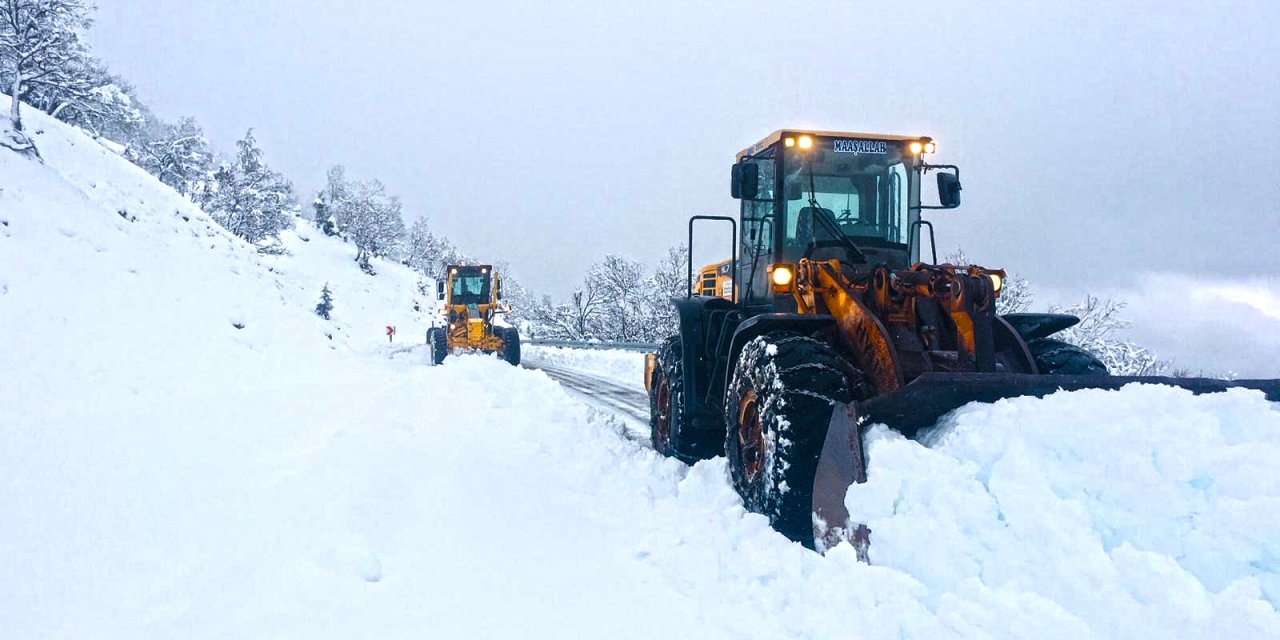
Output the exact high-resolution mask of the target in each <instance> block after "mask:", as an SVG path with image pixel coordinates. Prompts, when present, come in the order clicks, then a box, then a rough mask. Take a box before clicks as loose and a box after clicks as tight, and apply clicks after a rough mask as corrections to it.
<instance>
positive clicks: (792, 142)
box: [782, 138, 796, 147]
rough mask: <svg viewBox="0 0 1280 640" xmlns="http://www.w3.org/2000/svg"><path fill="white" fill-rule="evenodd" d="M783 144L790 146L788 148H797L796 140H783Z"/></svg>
mask: <svg viewBox="0 0 1280 640" xmlns="http://www.w3.org/2000/svg"><path fill="white" fill-rule="evenodd" d="M782 144H785V145H786V146H788V147H794V146H796V139H795V138H787V139H785V140H783V141H782Z"/></svg>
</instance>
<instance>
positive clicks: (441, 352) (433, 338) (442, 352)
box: [427, 327, 449, 365]
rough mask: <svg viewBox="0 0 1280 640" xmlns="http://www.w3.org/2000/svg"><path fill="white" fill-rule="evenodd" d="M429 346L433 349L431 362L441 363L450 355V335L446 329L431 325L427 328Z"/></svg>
mask: <svg viewBox="0 0 1280 640" xmlns="http://www.w3.org/2000/svg"><path fill="white" fill-rule="evenodd" d="M427 347H428V348H429V349H430V350H431V364H433V365H435V364H441V363H443V362H444V357H445V356H447V355H449V336H448V335H445V332H444V329H441V328H440V327H431V328H430V329H427Z"/></svg>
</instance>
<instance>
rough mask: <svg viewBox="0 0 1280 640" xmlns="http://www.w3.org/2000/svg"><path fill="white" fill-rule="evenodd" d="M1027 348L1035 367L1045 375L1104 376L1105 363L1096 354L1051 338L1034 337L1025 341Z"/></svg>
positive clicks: (1105, 370) (1105, 372) (1105, 371)
mask: <svg viewBox="0 0 1280 640" xmlns="http://www.w3.org/2000/svg"><path fill="white" fill-rule="evenodd" d="M1027 349H1028V350H1029V351H1031V357H1032V358H1034V359H1035V361H1036V368H1037V369H1039V370H1040V373H1042V374H1046V375H1079V376H1089V375H1095V376H1105V375H1107V373H1108V372H1107V365H1105V364H1103V363H1102V361H1101V360H1099V359H1098V357H1097V356H1095V355H1093V354H1092V353H1089V352H1088V351H1085V350H1084V349H1081V348H1080V347H1077V346H1075V345H1074V344H1070V343H1066V342H1063V341H1061V340H1054V339H1053V338H1036V339H1034V340H1028V341H1027Z"/></svg>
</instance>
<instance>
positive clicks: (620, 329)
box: [587, 254, 647, 341]
mask: <svg viewBox="0 0 1280 640" xmlns="http://www.w3.org/2000/svg"><path fill="white" fill-rule="evenodd" d="M587 279H588V280H589V281H590V282H591V284H592V285H593V286H594V287H595V290H596V291H598V292H599V298H600V316H599V332H600V333H601V334H602V335H600V337H601V338H602V339H605V340H615V341H635V340H642V339H643V338H644V336H645V333H646V332H645V330H644V321H645V313H644V312H645V306H646V302H647V301H646V299H645V298H646V296H645V293H646V291H645V289H646V287H645V285H646V282H645V275H644V266H643V265H641V264H640V263H639V262H636V261H634V260H628V259H626V258H623V257H621V256H616V255H612V254H611V255H607V256H605V258H604V261H603V262H600V263H598V264H596V265H595V266H593V267H592V268H591V271H590V272H588V274H587Z"/></svg>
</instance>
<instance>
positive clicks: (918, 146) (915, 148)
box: [908, 142, 924, 155]
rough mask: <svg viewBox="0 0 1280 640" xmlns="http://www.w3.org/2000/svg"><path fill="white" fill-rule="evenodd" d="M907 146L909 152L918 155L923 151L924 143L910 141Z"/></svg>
mask: <svg viewBox="0 0 1280 640" xmlns="http://www.w3.org/2000/svg"><path fill="white" fill-rule="evenodd" d="M908 148H909V149H911V153H914V154H917V155H918V154H919V153H920V152H921V151H924V144H922V143H919V142H912V143H911V146H910V147H908Z"/></svg>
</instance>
